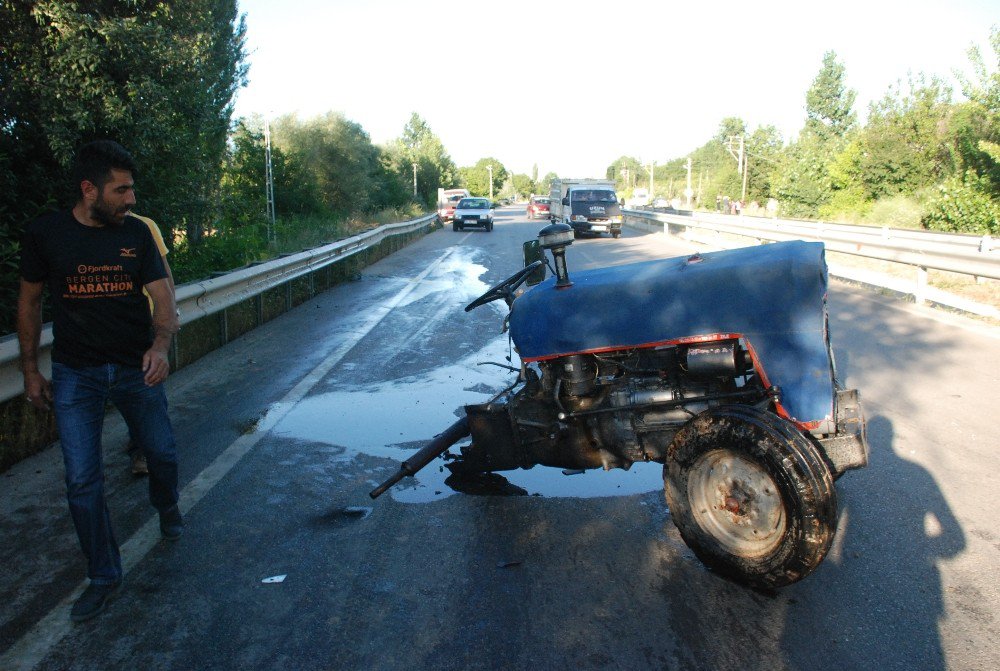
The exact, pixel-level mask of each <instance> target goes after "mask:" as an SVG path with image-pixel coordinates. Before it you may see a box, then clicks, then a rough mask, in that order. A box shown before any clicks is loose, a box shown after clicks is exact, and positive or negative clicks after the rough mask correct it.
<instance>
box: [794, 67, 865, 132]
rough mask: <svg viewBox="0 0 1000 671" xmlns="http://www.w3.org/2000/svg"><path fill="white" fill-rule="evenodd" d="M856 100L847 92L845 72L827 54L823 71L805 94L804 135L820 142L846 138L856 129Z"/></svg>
mask: <svg viewBox="0 0 1000 671" xmlns="http://www.w3.org/2000/svg"><path fill="white" fill-rule="evenodd" d="M856 98H857V93H856V92H855V91H854V90H853V89H848V88H847V85H846V69H845V68H844V66H843V65H842V64H840V63H838V62H837V54H835V53H834V52H833V51H828V52H826V53H825V54H824V55H823V67H822V68H820V71H819V74H818V75H816V78H815V79H814V80H813V83H812V86H810V87H809V90H808V91H807V92H806V127H805V130H806V132H808V133H814V134H816V135H817V136H819V137H820V138H821V139H823V140H829V139H831V138H842V137H844V136H845V135H847V133H848V132H850V131H852V130H854V127H855V126H856V125H857V117H856V116H855V114H854V101H855V99H856Z"/></svg>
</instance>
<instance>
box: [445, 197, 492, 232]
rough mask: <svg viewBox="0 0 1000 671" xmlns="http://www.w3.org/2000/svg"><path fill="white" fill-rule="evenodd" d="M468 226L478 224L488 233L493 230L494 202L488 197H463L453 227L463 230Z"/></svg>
mask: <svg viewBox="0 0 1000 671" xmlns="http://www.w3.org/2000/svg"><path fill="white" fill-rule="evenodd" d="M466 226H478V227H481V228H483V229H485V230H486V232H487V233H488V232H490V231H492V230H493V203H491V202H490V201H489V199H488V198H463V199H462V200H460V201H458V205H456V206H455V217H454V219H452V221H451V228H452V230H453V231H461V230H463V229H464V228H465V227H466Z"/></svg>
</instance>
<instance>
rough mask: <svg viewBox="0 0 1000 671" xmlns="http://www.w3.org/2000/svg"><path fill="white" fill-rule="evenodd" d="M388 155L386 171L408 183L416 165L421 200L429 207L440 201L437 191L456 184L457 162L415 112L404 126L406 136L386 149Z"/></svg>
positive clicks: (403, 135) (402, 136)
mask: <svg viewBox="0 0 1000 671" xmlns="http://www.w3.org/2000/svg"><path fill="white" fill-rule="evenodd" d="M385 153H386V167H387V169H388V170H390V171H391V172H394V173H395V174H397V175H400V176H401V177H403V178H404V179H405V180H406V181H410V180H412V175H413V173H412V170H413V165H414V164H416V166H417V190H418V197H419V198H420V199H421V200H422V201H423V202H424V204H426V205H429V204H431V203H435V202H437V190H438V188H445V189H447V188H450V187H453V186H456V185H457V178H458V171H457V168H456V167H455V163H454V161H452V159H451V156H449V155H448V152H447V151H445V148H444V145H443V144H442V143H441V140H440V138H438V136H437V135H435V134H434V133H433V131H431V128H430V126H429V125H428V124H427V122H426V121H424V120H423V119H422V118H421V117H420V115H418V114H417V113H416V112H414V113H413V114H412V115H411V116H410V120H409V121H408V122H407V124H406V126H404V127H403V134H402V135H401V136H400V137H399V138H398V139H397V140H395V141H394V142H391V143H389V145H388V146H387V147H386V148H385Z"/></svg>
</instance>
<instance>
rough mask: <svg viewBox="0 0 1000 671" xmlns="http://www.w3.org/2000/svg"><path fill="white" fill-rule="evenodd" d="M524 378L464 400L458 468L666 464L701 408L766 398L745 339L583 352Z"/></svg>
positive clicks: (528, 370) (528, 371)
mask: <svg viewBox="0 0 1000 671" xmlns="http://www.w3.org/2000/svg"><path fill="white" fill-rule="evenodd" d="M523 375H524V378H525V379H524V384H523V386H521V387H520V388H519V389H518V390H517V391H516V392H513V393H510V394H509V395H508V396H507V397H506V398H501V399H498V400H497V401H495V402H493V403H487V404H482V405H473V406H467V407H466V412H467V414H468V417H469V426H470V429H471V432H472V444H471V445H469V446H467V447H464V448H463V449H462V457H461V459H460V461H458V462H455V463H452V464H450V465H449V467H450V468H452V470H466V471H470V470H471V471H496V470H509V469H513V468H530V467H531V466H533V465H535V464H543V465H546V466H557V467H561V468H574V469H576V468H582V469H587V468H598V467H600V468H604V469H605V470H607V469H611V468H625V469H627V468H629V467H630V466H631V465H632V463H634V462H636V461H658V462H662V461H663V460H664V457H665V453H666V450H667V447H668V445H669V444H670V441H671V439H672V438H673V436H674V434H675V433H676V432H677V430H678V429H680V427H682V426H683V425H684V424H685V423H687V421H688V420H690V419H691V418H692V417H694V416H695V415H696V414H698V413H700V412H702V411H704V410H707V409H708V408H710V407H713V406H715V405H719V404H722V403H733V402H739V403H757V402H766V401H768V394H767V391H766V390H765V389H764V388H763V387H762V385H761V384H760V382H759V379H758V378H757V376H756V375H753V373H752V368H751V366H750V358H749V356H748V354H747V352H746V349H745V348H744V347H743V345H742V344H741V342H740V340H739V339H729V340H720V341H712V342H704V343H696V344H680V345H668V346H662V347H650V348H637V349H628V350H621V351H612V352H605V353H601V354H575V355H570V356H563V357H558V358H555V359H550V360H547V361H542V362H538V363H537V364H531V365H529V366H526V367H525V369H524V374H523Z"/></svg>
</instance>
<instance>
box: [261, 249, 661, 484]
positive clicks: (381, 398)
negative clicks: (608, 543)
mask: <svg viewBox="0 0 1000 671" xmlns="http://www.w3.org/2000/svg"><path fill="white" fill-rule="evenodd" d="M485 271H486V268H484V267H483V266H481V265H478V264H476V263H474V262H473V255H472V254H471V253H468V252H464V250H463V253H455V254H452V256H451V258H450V259H449V260H448V261H447V262H446V263H445V264H442V267H441V268H440V269H439V272H435V273H434V274H433V275H432V276H430V277H428V278H427V279H426V280H425V281H424V282H422V283H421V285H420V286H419V287H416V288H415V289H414V291H413V292H412V293H411V294H410V295H409V296H408V297H407V300H406V303H407V304H410V303H414V302H416V301H418V300H422V299H427V298H428V297H430V298H431V300H433V301H434V302H435V303H439V302H440V300H441V297H442V295H444V296H448V297H449V298H448V300H450V301H453V302H455V305H456V309H457V310H460V305H464V304H465V303H467V302H468V301H469V300H471V299H472V298H475V297H476V296H478V295H479V294H481V293H482V292H483V291H485V290H486V289H487V288H488V287H487V286H486V284H485V283H483V282H482V281H480V280H479V277H480V276H481V275H482V274H483V273H484V272H485ZM489 307H490V308H498V314H502V313H503V312H505V311H506V308H505V306H504V305H503V303H502V302H499V301H498V302H496V303H493V304H491V305H490V306H489ZM452 314H454V313H452ZM507 356H512V358H513V361H512V362H509V361H507V360H506V357H507ZM482 362H494V363H501V364H506V365H514V366H517V365H519V361H518V359H517V355H516V353H512V352H511V349H510V344H509V341H508V338H507V336H506V335H502V336H500V337H496V338H494V339H493V340H491V341H489V342H487V343H486V344H485V345H484V346H483V347H482V348H481V349H479V350H478V351H475V352H473V353H471V354H467V355H465V356H464V357H463V358H462V359H461V360H460V361H458V362H456V363H453V364H450V365H445V366H440V367H437V368H433V369H431V370H428V371H426V372H423V373H420V374H417V375H412V376H409V377H404V378H400V379H396V380H388V381H384V382H378V383H372V384H363V385H356V386H345V385H343V384H341V385H339V386H338V390H337V391H334V392H329V393H324V394H317V395H315V396H308V397H306V398H304V399H302V400H301V401H299V402H298V403H296V405H295V407H294V408H292V409H291V410H289V411H288V413H287V414H285V415H284V416H283V417H281V419H280V420H279V421H277V422H276V423H274V424H273V425H269V424H270V423H262V426H261V427H260V428H261V429H262V430H267V429H270V430H272V431H273V432H274V433H275V435H278V436H283V437H289V438H293V439H297V440H303V441H309V442H312V443H320V444H323V443H325V444H328V445H330V446H331V448H334V449H332V450H331V454H332V455H334V456H333V457H332V460H333V461H334V462H349V461H352V460H353V459H354V458H355V457H356V456H357V455H359V454H365V455H369V456H375V457H381V458H386V459H391V460H393V461H394V462H395V463H394V464H393V466H392V469H395V468H396V466H397V465H398V463H399V462H402V461H404V460H406V459H407V458H408V457H410V456H411V455H412V454H413V453H414V452H415V450H417V449H419V448H420V447H423V445H424V444H425V443H426V442H427V441H428V440H430V439H431V438H432V437H433V436H434V435H436V434H437V433H440V432H441V431H443V430H444V429H446V428H447V427H448V426H450V425H451V424H452V423H453V422H454V421H455V419H456V418H458V417H459V416H460V415H461V411H462V410H461V409H462V407H463V406H464V405H467V404H473V403H482V402H484V401H486V400H488V399H489V398H490V397H491V396H493V395H494V394H496V393H497V392H498V391H500V390H501V389H503V388H505V387H506V386H507V385H509V384H510V383H511V382H512V381H513V380H514V377H515V374H514V373H512V372H510V371H507V370H504V369H502V368H499V367H497V366H490V365H486V366H484V365H479V364H481V363H482ZM452 449H453V451H456V452H457V449H458V447H457V446H456V447H455V448H452ZM443 463H444V462H443V461H440V460H436V461H434V462H432V463H431V464H430V465H428V466H427V468H425V469H424V470H423V471H421V472H420V473H418V474H417V475H416V477H414V478H405V479H404V480H403V482H401V483H400V484H399V485H397V486H396V487H394V488H393V489H391V490H390V492H391V495H392V496H393V498H395V499H396V500H397V501H402V502H409V503H423V502H428V501H433V500H436V499H439V498H443V497H445V496H449V495H451V494H454V493H456V488H457V489H459V490H461V491H470V489H469V488H468V487H467V485H468V484H469V483H461V484H457V485H456V488H453V487H451V486H450V485H449V484H446V482H445V480H446V479H447V478H448V477H449V476H450V475H451V473H450V471H448V470H447V469H446V468H443ZM392 469H384V470H383V469H379V470H373V471H372V473H371V476H372V480H371V483H372V486H373V487H374V486H375V485H377V484H378V483H379V482H381V480H383V479H384V478H385V477H387V475H388V474H389V473H391V472H392ZM499 478H502V479H505V480H506V481H507V482H508V483H509V484H510V485H512V486H506V485H504V484H503V480H502V479H499ZM451 482H452V483H454V479H452V481H451ZM480 484H482V483H480ZM492 484H493V485H497V487H496V489H494V490H490V487H485V488H479V490H477V493H482V491H483V490H484V489H485V490H487V491H492V493H496V494H504V493H507V494H511V493H520V492H519V491H518V490H517V488H521V490H524V493H526V494H529V495H541V496H558V497H596V496H616V495H626V494H636V493H643V492H648V491H652V490H655V489H660V488H662V486H663V479H662V466H660V465H659V464H636V465H634V466H633V467H632V469H631V470H629V471H622V470H620V469H615V470H613V471H610V472H607V473H605V472H603V471H588V472H585V473H579V474H574V475H564V474H563V472H562V470H561V469H557V468H549V467H544V466H536V467H535V468H532V469H529V470H526V471H525V470H518V471H505V472H503V473H502V474H500V475H498V476H497V478H496V479H493V480H492Z"/></svg>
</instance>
